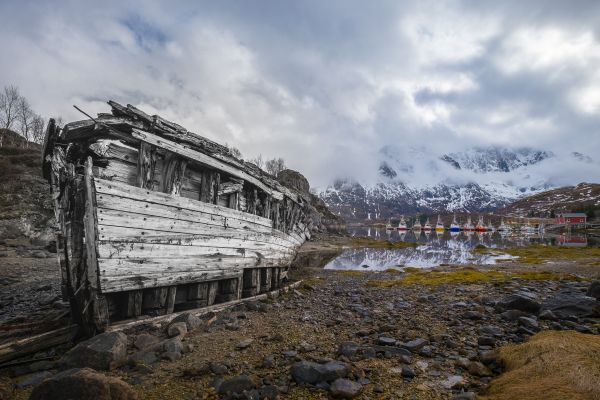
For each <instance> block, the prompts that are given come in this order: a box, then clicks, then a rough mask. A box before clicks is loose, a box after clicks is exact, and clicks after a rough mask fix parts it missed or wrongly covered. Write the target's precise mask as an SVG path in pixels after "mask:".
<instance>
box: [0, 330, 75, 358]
mask: <svg viewBox="0 0 600 400" xmlns="http://www.w3.org/2000/svg"><path fill="white" fill-rule="evenodd" d="M77 329H78V327H77V325H69V326H65V327H64V328H60V329H55V330H53V331H49V332H45V333H42V334H39V335H35V336H30V337H27V338H23V339H19V340H15V341H12V342H10V343H6V344H3V345H0V364H2V363H6V362H8V361H11V360H15V359H17V358H21V357H25V356H28V355H30V354H33V353H37V352H38V351H42V350H46V349H48V348H50V347H54V346H58V345H61V344H65V343H69V342H70V341H71V340H72V339H73V336H74V335H75V334H76V332H77Z"/></svg>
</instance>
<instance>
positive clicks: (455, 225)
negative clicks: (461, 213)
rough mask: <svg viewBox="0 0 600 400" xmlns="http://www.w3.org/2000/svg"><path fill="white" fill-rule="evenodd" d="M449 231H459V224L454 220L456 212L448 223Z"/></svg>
mask: <svg viewBox="0 0 600 400" xmlns="http://www.w3.org/2000/svg"><path fill="white" fill-rule="evenodd" d="M450 232H460V225H459V224H458V222H456V214H454V217H453V218H452V223H451V224H450Z"/></svg>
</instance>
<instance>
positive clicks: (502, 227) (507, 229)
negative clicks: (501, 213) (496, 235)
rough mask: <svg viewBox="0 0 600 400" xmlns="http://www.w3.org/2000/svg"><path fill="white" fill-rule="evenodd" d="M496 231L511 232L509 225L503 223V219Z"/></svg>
mask: <svg viewBox="0 0 600 400" xmlns="http://www.w3.org/2000/svg"><path fill="white" fill-rule="evenodd" d="M498 231H500V232H510V231H512V228H511V227H510V225H507V224H505V223H504V218H502V219H501V221H500V226H499V227H498Z"/></svg>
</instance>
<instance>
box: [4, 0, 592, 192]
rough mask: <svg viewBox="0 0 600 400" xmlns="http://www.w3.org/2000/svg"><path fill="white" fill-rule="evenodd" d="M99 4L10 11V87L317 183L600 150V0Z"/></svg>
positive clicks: (39, 104)
mask: <svg viewBox="0 0 600 400" xmlns="http://www.w3.org/2000/svg"><path fill="white" fill-rule="evenodd" d="M85 3H87V2H77V1H58V2H52V4H49V3H48V2H42V1H39V2H35V1H5V2H2V4H0V35H1V37H2V38H3V40H2V41H1V42H0V54H2V55H3V57H2V58H3V62H2V63H0V85H5V84H10V83H14V84H17V85H18V86H19V87H20V88H21V90H22V92H23V94H24V95H26V96H27V97H28V98H29V99H30V100H31V102H32V104H33V105H34V107H35V108H36V110H37V111H38V112H41V113H43V114H44V115H46V116H52V115H61V116H63V117H64V118H65V119H67V120H71V119H79V118H80V115H78V114H77V113H76V112H75V111H74V110H73V109H72V108H71V105H72V104H74V103H76V104H78V105H80V106H82V107H83V108H84V109H86V110H89V111H91V112H104V111H106V110H107V106H106V105H105V104H104V103H103V102H104V101H105V100H107V99H115V100H117V101H121V102H124V103H132V104H136V105H138V106H139V107H141V108H143V109H146V110H148V112H151V113H154V112H156V113H160V114H161V115H163V116H164V117H166V118H170V119H173V120H175V121H177V122H179V123H181V124H182V125H184V126H186V127H187V128H189V129H191V130H194V131H196V132H198V133H200V134H203V135H206V136H208V137H210V138H212V139H215V140H218V141H220V142H228V143H230V144H234V145H236V146H238V147H239V148H240V149H241V150H242V152H243V153H244V154H245V155H247V156H248V157H253V156H255V155H257V154H258V153H262V154H263V156H266V157H272V156H283V157H284V158H286V160H288V164H289V166H290V167H292V168H295V169H298V170H300V171H302V172H304V173H305V174H306V175H307V176H308V178H309V179H310V181H311V182H312V183H313V184H316V185H321V186H322V185H326V184H327V183H329V182H331V181H332V180H333V179H334V178H335V177H338V176H347V177H353V178H356V179H359V180H362V181H367V182H369V181H373V180H375V179H377V177H376V173H377V167H378V165H379V164H378V163H379V161H378V157H379V154H380V153H379V150H380V149H381V148H382V147H383V146H385V145H394V146H400V147H402V146H407V147H424V148H426V149H428V151H430V152H431V153H432V154H441V153H443V152H450V151H458V150H461V149H466V148H469V147H471V146H476V145H490V144H493V145H503V146H516V147H521V146H534V147H537V148H542V149H545V150H550V151H552V152H554V153H555V154H557V155H559V154H563V153H564V154H569V153H570V152H572V151H579V152H582V153H584V154H587V155H590V156H592V157H596V158H598V156H597V155H598V154H600V132H599V131H600V72H599V71H600V28H599V27H600V4H599V3H598V2H595V1H587V2H586V1H570V2H564V1H538V2H525V3H524V2H522V1H520V2H517V1H503V2H491V1H490V2H482V1H462V2H461V1H455V2H434V1H431V2H408V1H406V2H400V1H380V2H377V3H376V4H371V3H369V4H367V3H366V2H359V1H326V2H322V1H303V2H280V1H263V2H259V3H256V2H247V1H230V2H209V1H207V2H196V1H179V2H172V3H165V2H158V1H156V2H154V1H134V2H128V3H125V2H102V5H100V4H96V3H93V2H89V3H88V4H85ZM575 169H576V171H578V172H577V173H576V172H573V173H574V174H575V175H574V176H575V177H574V178H573V179H579V180H587V181H599V180H600V172H598V171H596V172H594V169H593V168H584V169H577V168H575ZM565 170H569V171H570V172H571V169H569V168H566V169H565ZM556 171H558V166H557V167H556V168H554V167H553V168H552V172H551V171H550V170H549V171H548V178H551V177H552V176H554V174H556V173H557V172H556ZM538 172H539V173H542V172H543V171H538ZM560 181H561V182H563V181H566V179H565V177H564V174H562V175H561V179H560Z"/></svg>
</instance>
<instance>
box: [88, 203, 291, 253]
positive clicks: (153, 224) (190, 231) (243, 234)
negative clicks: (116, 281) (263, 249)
mask: <svg viewBox="0 0 600 400" xmlns="http://www.w3.org/2000/svg"><path fill="white" fill-rule="evenodd" d="M98 225H99V233H100V239H105V238H104V237H103V236H105V235H107V233H108V232H111V231H116V230H113V229H111V228H109V226H112V227H123V228H134V229H138V230H141V231H156V232H168V233H169V234H170V235H176V234H184V235H219V236H222V237H225V238H239V239H244V240H253V241H257V242H262V243H273V244H279V245H282V246H288V247H295V246H298V245H299V243H301V239H300V236H299V235H297V234H295V233H294V232H290V233H288V234H287V235H286V236H284V235H279V234H275V235H273V234H271V232H265V231H263V232H260V231H259V232H254V231H253V230H252V229H238V228H225V227H221V226H216V225H207V224H202V223H197V222H190V221H185V220H180V219H170V218H163V217H155V216H149V215H143V214H133V213H125V212H123V211H114V210H107V209H104V208H101V209H99V210H98ZM140 236H142V235H140Z"/></svg>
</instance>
